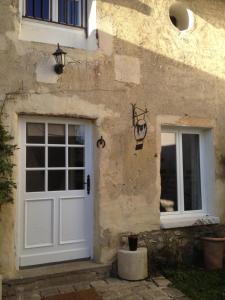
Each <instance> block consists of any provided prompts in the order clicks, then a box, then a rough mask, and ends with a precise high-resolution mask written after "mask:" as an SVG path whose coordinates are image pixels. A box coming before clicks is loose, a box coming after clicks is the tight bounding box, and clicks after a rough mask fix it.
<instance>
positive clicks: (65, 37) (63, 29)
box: [19, 0, 98, 51]
mask: <svg viewBox="0 0 225 300" xmlns="http://www.w3.org/2000/svg"><path fill="white" fill-rule="evenodd" d="M21 2H22V0H20V15H21V28H20V32H19V39H20V40H23V41H30V42H39V43H45V44H53V45H57V43H59V44H60V45H61V46H65V47H72V48H79V49H86V50H93V51H95V50H97V48H98V43H97V39H96V0H88V13H87V15H88V36H87V37H86V31H85V29H83V28H78V27H71V26H66V25H62V24H55V23H51V22H45V21H39V20H35V19H28V18H23V17H22V14H23V13H22V12H21V9H22V11H23V7H22V5H21ZM54 10H56V8H54Z"/></svg>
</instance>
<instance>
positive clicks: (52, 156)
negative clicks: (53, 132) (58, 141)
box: [48, 147, 65, 167]
mask: <svg viewBox="0 0 225 300" xmlns="http://www.w3.org/2000/svg"><path fill="white" fill-rule="evenodd" d="M48 166H49V167H65V148H64V147H48Z"/></svg>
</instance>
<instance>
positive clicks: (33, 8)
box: [26, 0, 49, 20]
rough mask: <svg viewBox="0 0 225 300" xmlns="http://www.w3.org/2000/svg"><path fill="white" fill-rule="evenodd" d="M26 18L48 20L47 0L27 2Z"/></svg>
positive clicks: (30, 0)
mask: <svg viewBox="0 0 225 300" xmlns="http://www.w3.org/2000/svg"><path fill="white" fill-rule="evenodd" d="M26 3H27V16H28V17H33V18H37V19H44V20H49V0H35V1H34V0H28V1H27V2H26Z"/></svg>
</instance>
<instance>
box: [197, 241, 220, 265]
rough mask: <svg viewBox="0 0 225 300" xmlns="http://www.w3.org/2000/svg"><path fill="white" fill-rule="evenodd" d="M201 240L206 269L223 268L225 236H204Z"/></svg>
mask: <svg viewBox="0 0 225 300" xmlns="http://www.w3.org/2000/svg"><path fill="white" fill-rule="evenodd" d="M201 240H202V242H203V250H204V264H205V267H206V269H208V270H218V269H222V268H223V255H224V241H225V237H223V238H216V237H202V238H201Z"/></svg>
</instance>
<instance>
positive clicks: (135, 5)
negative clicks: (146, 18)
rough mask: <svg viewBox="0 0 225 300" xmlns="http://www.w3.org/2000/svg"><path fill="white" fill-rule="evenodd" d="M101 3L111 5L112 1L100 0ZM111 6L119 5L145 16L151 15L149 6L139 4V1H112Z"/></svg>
mask: <svg viewBox="0 0 225 300" xmlns="http://www.w3.org/2000/svg"><path fill="white" fill-rule="evenodd" d="M102 2H107V3H112V0H102ZM113 5H119V6H123V7H127V8H129V9H135V10H136V11H138V12H140V13H142V14H145V15H150V13H151V8H150V6H149V5H147V4H145V3H143V2H141V1H140V0H132V1H131V0H114V1H113Z"/></svg>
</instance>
